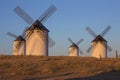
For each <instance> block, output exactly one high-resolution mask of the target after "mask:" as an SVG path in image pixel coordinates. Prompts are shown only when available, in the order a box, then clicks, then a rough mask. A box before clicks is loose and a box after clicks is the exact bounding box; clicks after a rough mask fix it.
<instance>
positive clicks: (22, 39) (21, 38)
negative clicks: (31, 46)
mask: <svg viewBox="0 0 120 80" xmlns="http://www.w3.org/2000/svg"><path fill="white" fill-rule="evenodd" d="M14 41H25V39H24V38H23V37H22V36H18V37H17V38H16V39H15V40H14Z"/></svg>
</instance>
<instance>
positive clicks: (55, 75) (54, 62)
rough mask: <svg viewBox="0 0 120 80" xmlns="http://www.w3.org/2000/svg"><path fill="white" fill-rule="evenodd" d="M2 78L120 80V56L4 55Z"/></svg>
mask: <svg viewBox="0 0 120 80" xmlns="http://www.w3.org/2000/svg"><path fill="white" fill-rule="evenodd" d="M0 80H120V59H115V58H110V59H96V58H90V57H67V56H66V57H65V56H64V57H63V56H58V57H57V56H51V57H43V56H27V57H26V56H4V55H1V56H0Z"/></svg>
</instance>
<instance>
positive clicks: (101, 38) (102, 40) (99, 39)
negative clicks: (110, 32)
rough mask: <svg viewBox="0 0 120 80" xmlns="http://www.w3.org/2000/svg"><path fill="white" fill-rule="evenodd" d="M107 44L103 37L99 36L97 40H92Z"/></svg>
mask: <svg viewBox="0 0 120 80" xmlns="http://www.w3.org/2000/svg"><path fill="white" fill-rule="evenodd" d="M98 41H101V42H107V41H106V40H105V39H104V38H103V37H102V36H101V35H98V36H97V37H96V38H95V39H93V40H92V42H98Z"/></svg>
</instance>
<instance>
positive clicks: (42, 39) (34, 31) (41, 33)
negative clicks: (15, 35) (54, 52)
mask: <svg viewBox="0 0 120 80" xmlns="http://www.w3.org/2000/svg"><path fill="white" fill-rule="evenodd" d="M55 11H56V8H55V6H54V5H51V6H50V7H49V8H48V9H47V10H46V11H45V12H44V13H43V14H42V15H41V16H40V17H39V18H38V19H37V20H36V21H34V20H33V19H32V17H30V16H29V15H28V14H27V13H26V12H25V11H24V10H23V9H21V8H20V7H19V6H17V7H16V8H15V9H14V12H16V13H17V14H18V15H19V16H20V17H21V18H22V19H23V20H24V21H25V22H26V23H27V24H28V25H30V27H29V28H28V29H27V30H26V55H42V56H48V46H50V47H52V46H54V44H55V42H54V41H53V40H52V39H51V38H50V37H48V32H49V30H48V29H47V28H46V27H45V26H44V25H43V24H42V23H43V22H44V21H45V20H46V19H47V18H48V17H50V16H51V15H52V14H53V13H54V12H55ZM48 43H50V44H48Z"/></svg>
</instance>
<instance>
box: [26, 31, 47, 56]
mask: <svg viewBox="0 0 120 80" xmlns="http://www.w3.org/2000/svg"><path fill="white" fill-rule="evenodd" d="M27 33H28V32H26V34H27ZM26 55H35V56H48V32H46V31H44V32H43V31H41V30H34V32H33V33H32V35H31V36H30V37H29V39H27V40H26Z"/></svg>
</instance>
